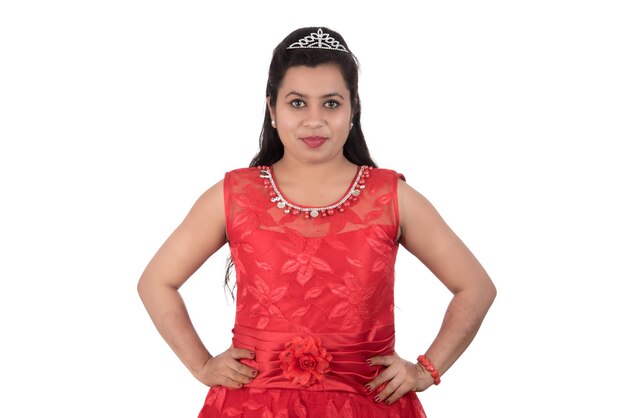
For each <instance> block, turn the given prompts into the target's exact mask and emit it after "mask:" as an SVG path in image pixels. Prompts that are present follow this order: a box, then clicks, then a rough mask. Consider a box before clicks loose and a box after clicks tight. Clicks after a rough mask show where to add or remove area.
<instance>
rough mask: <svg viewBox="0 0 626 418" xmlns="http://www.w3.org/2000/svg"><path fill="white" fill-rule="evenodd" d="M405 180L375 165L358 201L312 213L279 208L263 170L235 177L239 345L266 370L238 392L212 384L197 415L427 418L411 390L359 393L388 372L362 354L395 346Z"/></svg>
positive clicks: (232, 217) (230, 204)
mask: <svg viewBox="0 0 626 418" xmlns="http://www.w3.org/2000/svg"><path fill="white" fill-rule="evenodd" d="M399 177H400V176H399V175H398V174H397V173H395V172H393V171H390V170H383V169H372V170H371V177H370V178H369V179H368V181H367V187H366V189H364V190H363V193H361V194H360V195H359V196H358V203H357V204H352V203H351V202H352V201H350V202H346V203H348V204H346V205H344V207H343V210H344V211H343V212H340V213H334V214H333V215H329V214H327V216H323V215H321V214H320V216H318V217H316V218H314V219H305V218H304V216H303V214H302V213H300V216H294V214H293V213H289V214H286V213H284V210H283V211H281V210H279V209H277V208H276V205H277V202H271V200H270V199H268V189H266V188H265V187H264V183H263V181H259V170H258V169H257V168H245V169H239V170H234V171H232V172H229V173H228V174H227V177H226V178H225V180H224V192H225V200H224V203H225V210H226V214H227V218H226V220H227V232H228V239H229V246H230V249H231V252H232V256H233V262H234V263H235V268H236V275H237V282H236V283H237V288H238V291H237V300H236V302H237V309H236V319H235V327H236V328H237V331H235V330H234V335H233V343H234V345H235V346H236V347H238V348H239V347H241V348H249V349H253V350H254V351H255V352H256V353H257V356H256V357H255V359H254V360H252V359H241V360H240V362H241V363H243V364H246V365H248V366H250V367H252V368H254V369H256V370H258V371H259V374H258V376H257V377H256V378H255V379H254V380H253V382H251V383H250V384H245V385H244V386H243V387H242V388H241V389H230V388H227V387H223V386H214V387H212V388H211V389H210V391H209V394H208V396H207V399H206V402H205V405H204V408H203V410H202V412H201V413H200V416H199V418H218V417H247V418H288V417H291V418H294V417H296V418H306V417H320V418H324V417H325V418H350V417H356V416H358V417H359V418H383V417H384V418H389V417H392V418H393V417H395V418H399V417H404V418H425V415H424V412H423V409H422V407H421V405H420V404H419V400H418V399H417V396H416V395H415V393H414V392H409V393H407V394H406V395H405V396H404V397H402V398H401V399H400V400H399V401H397V402H395V403H394V404H392V405H384V404H382V403H376V402H374V399H373V396H372V394H369V395H368V394H366V393H365V391H364V390H363V384H365V383H366V382H367V381H369V380H371V378H373V377H374V376H375V375H377V374H379V373H380V372H382V370H383V369H384V368H383V367H382V366H379V368H374V369H372V368H369V367H366V364H365V363H364V362H363V358H364V357H365V356H366V355H367V354H372V355H375V354H380V353H379V352H378V351H376V350H382V349H383V348H382V347H384V350H385V352H388V350H393V312H394V305H393V283H394V277H393V264H394V261H395V255H396V251H397V248H398V244H397V243H396V235H397V231H398V229H397V226H398V224H397V221H398V220H397V213H398V211H397V207H396V206H397V204H396V201H397V200H396V197H397V196H396V187H395V185H396V184H397V181H398V178H399ZM337 333H339V334H345V335H343V336H339V335H337ZM281 334H282V335H281ZM285 335H297V337H294V338H290V337H285ZM351 335H358V337H356V338H355V340H354V341H353V340H352V339H351V337H350V336H351ZM274 337H276V338H274ZM344 337H347V338H346V339H345V342H344ZM357 339H360V340H358V341H357ZM350 344H359V347H354V350H353V351H352V350H351V349H352V346H351V345H350ZM345 347H350V349H346V348H345ZM373 351H376V353H374V352H373ZM331 353H332V355H331ZM381 353H382V351H381ZM359 364H361V365H360V366H359ZM348 387H352V388H354V392H350V391H349V390H348V391H346V390H344V389H346V388H348ZM382 387H384V386H381V389H380V390H382ZM320 389H322V390H320ZM377 392H378V391H374V393H377Z"/></svg>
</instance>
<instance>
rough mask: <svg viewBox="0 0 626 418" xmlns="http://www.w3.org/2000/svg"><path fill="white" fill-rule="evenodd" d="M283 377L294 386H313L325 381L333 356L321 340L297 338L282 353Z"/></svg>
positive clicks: (305, 337)
mask: <svg viewBox="0 0 626 418" xmlns="http://www.w3.org/2000/svg"><path fill="white" fill-rule="evenodd" d="M279 358H280V361H281V366H280V367H281V368H282V369H283V375H284V376H285V377H286V378H287V379H288V380H290V381H291V383H294V384H300V385H303V386H311V385H313V384H315V383H318V382H321V381H322V380H324V375H325V374H326V373H328V370H330V367H329V365H330V361H331V360H332V358H333V356H331V355H330V353H328V352H327V351H326V349H325V348H324V347H322V342H321V341H320V339H319V338H317V337H313V336H311V335H306V336H304V337H301V336H296V337H294V338H293V339H292V340H291V341H290V342H288V343H286V344H285V350H284V351H283V352H282V353H280V356H279Z"/></svg>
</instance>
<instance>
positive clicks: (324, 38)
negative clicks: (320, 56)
mask: <svg viewBox="0 0 626 418" xmlns="http://www.w3.org/2000/svg"><path fill="white" fill-rule="evenodd" d="M301 48H316V49H332V50H335V51H341V52H348V50H347V49H346V47H345V46H343V45H341V42H339V41H337V40H335V38H333V37H332V36H330V35H329V34H328V33H324V31H322V28H319V29H318V30H317V32H311V34H310V35H307V36H305V37H304V38H302V39H300V40H298V41H297V42H294V43H292V44H291V45H289V46H288V47H287V49H301Z"/></svg>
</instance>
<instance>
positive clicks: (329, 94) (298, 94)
mask: <svg viewBox="0 0 626 418" xmlns="http://www.w3.org/2000/svg"><path fill="white" fill-rule="evenodd" d="M291 95H294V96H298V97H304V98H305V99H308V98H309V96H307V95H306V94H302V93H298V92H297V91H290V92H289V93H287V94H286V95H285V97H289V96H291ZM334 96H337V97H339V98H341V100H345V99H344V98H343V96H342V95H341V94H339V93H328V94H324V95H323V96H321V97H322V99H327V98H329V97H334Z"/></svg>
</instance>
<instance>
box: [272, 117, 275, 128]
mask: <svg viewBox="0 0 626 418" xmlns="http://www.w3.org/2000/svg"><path fill="white" fill-rule="evenodd" d="M272 127H273V128H275V127H276V121H275V120H274V119H272Z"/></svg>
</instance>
